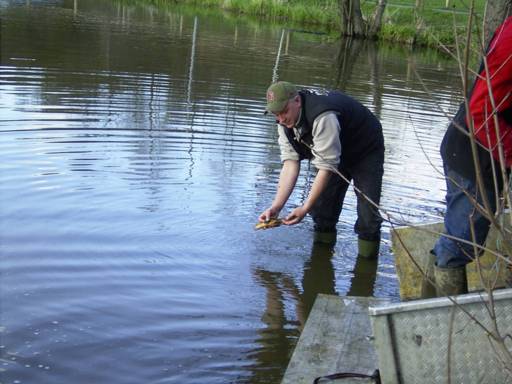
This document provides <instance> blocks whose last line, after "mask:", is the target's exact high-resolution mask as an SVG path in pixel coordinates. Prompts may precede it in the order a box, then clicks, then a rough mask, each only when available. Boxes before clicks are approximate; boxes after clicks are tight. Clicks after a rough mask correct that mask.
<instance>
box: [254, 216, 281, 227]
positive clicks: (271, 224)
mask: <svg viewBox="0 0 512 384" xmlns="http://www.w3.org/2000/svg"><path fill="white" fill-rule="evenodd" d="M281 224H283V220H281V219H276V218H273V219H270V220H267V221H264V222H262V223H258V224H256V226H255V229H269V228H274V227H279V226H280V225H281Z"/></svg>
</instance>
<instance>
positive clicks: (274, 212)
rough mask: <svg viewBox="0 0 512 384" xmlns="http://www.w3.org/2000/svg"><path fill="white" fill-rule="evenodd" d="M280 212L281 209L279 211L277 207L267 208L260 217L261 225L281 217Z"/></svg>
mask: <svg viewBox="0 0 512 384" xmlns="http://www.w3.org/2000/svg"><path fill="white" fill-rule="evenodd" d="M280 211H281V210H280V209H277V208H275V207H270V208H267V209H265V210H264V211H263V213H262V214H261V215H260V217H259V218H258V219H259V221H260V223H263V222H265V221H269V220H270V219H272V218H273V217H277V216H278V215H279V212H280Z"/></svg>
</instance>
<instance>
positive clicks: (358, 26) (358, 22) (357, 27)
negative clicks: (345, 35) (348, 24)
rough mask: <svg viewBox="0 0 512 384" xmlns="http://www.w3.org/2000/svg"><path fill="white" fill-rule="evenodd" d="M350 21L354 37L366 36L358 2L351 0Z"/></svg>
mask: <svg viewBox="0 0 512 384" xmlns="http://www.w3.org/2000/svg"><path fill="white" fill-rule="evenodd" d="M351 2H352V20H353V22H354V36H360V37H362V36H366V30H365V29H366V28H365V23H364V21H363V14H362V13H361V2H360V0H352V1H351Z"/></svg>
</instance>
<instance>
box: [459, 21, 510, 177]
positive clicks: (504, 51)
mask: <svg viewBox="0 0 512 384" xmlns="http://www.w3.org/2000/svg"><path fill="white" fill-rule="evenodd" d="M486 57H487V64H488V67H489V73H486V71H485V68H484V69H483V70H482V72H480V77H479V78H477V80H476V81H475V85H474V88H473V92H472V93H471V98H470V100H469V110H470V115H471V118H472V119H473V126H474V129H475V136H476V138H477V140H478V141H480V142H481V143H482V144H484V145H485V146H486V147H487V148H489V149H491V150H492V153H493V157H494V158H495V159H498V145H499V143H500V142H501V144H502V145H503V150H504V153H505V161H506V165H507V166H509V167H510V166H511V165H512V125H511V121H510V119H508V118H507V119H505V115H506V114H507V115H508V116H510V112H511V110H512V94H511V91H512V16H511V17H509V18H508V19H507V20H506V21H505V22H504V23H503V24H502V25H501V26H500V27H499V28H498V29H497V30H496V32H495V34H494V36H493V39H492V40H491V43H490V45H489V48H488V50H487V55H486ZM488 76H489V79H490V88H491V90H492V91H491V92H492V95H493V98H494V103H495V106H496V109H495V110H493V107H492V103H491V101H492V98H491V97H490V95H491V93H490V92H489V87H488V84H487V77H488ZM495 114H496V115H497V116H498V124H499V138H500V140H497V138H496V137H497V135H496V130H495V124H494V115H495ZM468 126H469V125H468Z"/></svg>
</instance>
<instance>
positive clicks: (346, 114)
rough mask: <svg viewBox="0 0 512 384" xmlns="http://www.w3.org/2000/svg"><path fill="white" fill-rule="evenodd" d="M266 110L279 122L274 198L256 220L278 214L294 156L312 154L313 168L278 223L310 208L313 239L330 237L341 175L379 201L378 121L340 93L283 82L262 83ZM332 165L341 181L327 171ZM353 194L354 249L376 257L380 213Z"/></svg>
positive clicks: (290, 184)
mask: <svg viewBox="0 0 512 384" xmlns="http://www.w3.org/2000/svg"><path fill="white" fill-rule="evenodd" d="M267 111H269V112H272V113H273V114H274V115H275V116H276V118H277V122H278V124H279V125H278V132H279V146H280V149H281V160H282V162H283V167H282V170H281V174H280V178H279V185H278V189H277V193H276V196H275V198H274V201H273V202H272V205H271V206H270V207H269V208H267V209H266V210H265V211H264V212H263V213H262V214H261V215H260V217H259V219H260V221H266V220H269V219H270V218H272V217H276V216H278V214H279V212H280V211H281V209H282V208H283V207H284V205H285V203H286V202H287V201H288V198H289V197H290V195H291V193H292V191H293V188H294V187H295V183H296V181H297V177H298V175H299V169H300V161H301V160H303V159H312V163H313V165H314V166H315V167H316V168H317V169H318V173H317V174H316V177H315V180H314V182H313V185H312V187H311V191H310V193H309V195H308V197H307V199H306V201H305V202H304V204H303V205H302V206H300V207H297V208H295V209H294V210H292V212H291V213H290V214H289V215H288V216H287V217H286V218H285V220H284V224H287V225H292V224H297V223H299V222H300V221H301V220H302V219H303V218H304V216H305V215H306V214H307V213H310V214H311V216H312V218H313V221H314V223H315V238H316V240H319V241H322V240H327V242H333V241H335V239H336V224H337V222H338V219H339V215H340V213H341V209H342V206H343V200H344V198H345V193H346V191H347V188H348V186H349V183H348V182H347V180H351V179H353V180H354V185H355V187H356V189H358V190H359V191H361V192H362V193H363V194H364V195H366V196H367V197H368V198H369V199H370V200H371V201H373V202H374V203H375V204H378V203H379V200H380V193H381V185H382V174H383V162H384V138H383V135H382V127H381V125H380V123H379V121H378V120H377V118H376V117H375V116H374V115H373V114H372V113H371V112H370V111H369V110H368V109H367V108H366V107H364V106H363V105H362V104H361V103H359V102H358V101H356V100H354V99H353V98H351V97H350V96H347V95H345V94H343V93H341V92H331V93H329V94H327V95H318V94H315V93H312V92H309V91H306V90H297V88H296V87H295V86H294V85H293V84H291V83H288V82H285V81H281V82H277V83H274V84H272V85H271V86H270V87H269V88H268V91H267ZM336 170H338V171H339V172H341V173H342V174H343V175H344V176H345V178H346V180H344V179H342V178H341V177H339V176H338V175H333V171H336ZM356 194H357V221H356V224H355V232H356V233H357V235H358V245H359V254H361V255H363V256H364V257H376V256H377V255H378V251H379V241H380V227H381V223H382V218H381V217H380V215H379V212H378V209H377V208H376V207H375V206H374V205H372V203H370V202H369V201H368V200H367V199H366V198H365V197H363V196H362V195H361V194H360V193H357V192H356Z"/></svg>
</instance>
